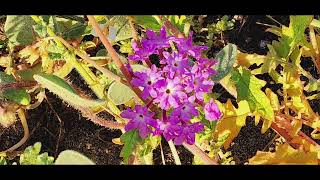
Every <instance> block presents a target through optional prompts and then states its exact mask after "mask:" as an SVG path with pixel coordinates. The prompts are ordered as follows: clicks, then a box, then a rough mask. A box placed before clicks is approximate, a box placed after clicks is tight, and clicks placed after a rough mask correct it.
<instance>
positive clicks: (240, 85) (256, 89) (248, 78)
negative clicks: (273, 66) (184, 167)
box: [231, 67, 274, 133]
mask: <svg viewBox="0 0 320 180" xmlns="http://www.w3.org/2000/svg"><path fill="white" fill-rule="evenodd" d="M231 80H232V81H233V82H234V83H235V85H236V88H237V92H238V100H239V101H241V100H246V101H248V103H249V107H250V110H251V111H252V112H257V113H258V114H259V115H260V116H261V117H263V118H264V119H265V121H264V122H263V125H262V129H261V132H262V133H265V132H266V131H267V129H268V128H269V127H270V126H271V123H272V121H273V120H274V112H273V108H272V106H271V103H270V100H269V99H268V97H267V96H266V94H264V93H263V92H262V90H261V88H262V87H263V86H264V85H265V84H266V82H265V81H262V80H260V79H258V78H256V77H255V76H253V75H252V74H251V72H250V71H249V70H246V69H244V68H242V67H239V68H238V69H234V70H233V71H232V74H231Z"/></svg>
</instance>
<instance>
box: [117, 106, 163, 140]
mask: <svg viewBox="0 0 320 180" xmlns="http://www.w3.org/2000/svg"><path fill="white" fill-rule="evenodd" d="M154 114H155V113H153V112H149V111H148V108H146V107H143V106H141V105H136V106H135V107H134V109H133V110H132V109H127V110H125V111H123V112H122V113H121V114H120V115H121V117H123V118H126V119H129V122H128V124H127V125H126V127H125V130H126V131H130V130H132V129H138V130H139V135H140V136H141V137H142V138H146V137H147V136H148V134H150V133H152V130H151V127H154V128H157V127H158V125H157V121H156V120H155V119H153V116H154Z"/></svg>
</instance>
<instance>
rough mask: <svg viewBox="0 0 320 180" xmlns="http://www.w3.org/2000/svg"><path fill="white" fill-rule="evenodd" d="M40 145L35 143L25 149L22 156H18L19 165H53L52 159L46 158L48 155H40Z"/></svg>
mask: <svg viewBox="0 0 320 180" xmlns="http://www.w3.org/2000/svg"><path fill="white" fill-rule="evenodd" d="M40 151H41V143H40V142H37V143H35V144H34V145H33V146H29V147H27V148H26V149H25V150H24V152H23V154H21V156H20V164H21V165H51V164H53V161H54V158H53V157H51V156H48V153H47V152H46V153H42V154H40Z"/></svg>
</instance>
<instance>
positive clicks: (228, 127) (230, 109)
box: [214, 99, 250, 149]
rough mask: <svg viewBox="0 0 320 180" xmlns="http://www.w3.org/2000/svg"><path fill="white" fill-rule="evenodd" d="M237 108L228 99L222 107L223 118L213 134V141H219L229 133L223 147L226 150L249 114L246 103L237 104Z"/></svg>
mask: <svg viewBox="0 0 320 180" xmlns="http://www.w3.org/2000/svg"><path fill="white" fill-rule="evenodd" d="M238 106H239V108H238V109H236V108H235V107H234V106H233V105H232V103H231V100H230V99H229V100H228V101H227V103H226V105H225V107H224V109H222V110H224V111H223V114H224V115H223V117H222V119H221V120H220V121H219V122H218V123H217V127H216V130H215V132H214V137H215V139H219V138H220V139H221V138H222V136H225V135H226V134H227V133H229V136H228V137H227V138H226V139H225V142H224V143H223V146H224V148H225V149H228V148H229V146H230V144H231V142H232V140H233V139H234V138H235V137H237V135H238V134H239V132H240V130H241V128H242V127H243V126H244V125H245V124H246V117H247V115H248V113H250V108H249V104H248V102H247V101H240V102H239V103H238Z"/></svg>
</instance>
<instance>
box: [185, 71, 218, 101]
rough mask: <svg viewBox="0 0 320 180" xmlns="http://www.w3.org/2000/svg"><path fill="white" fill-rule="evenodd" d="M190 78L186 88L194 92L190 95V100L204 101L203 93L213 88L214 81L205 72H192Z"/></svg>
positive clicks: (187, 90)
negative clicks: (204, 74)
mask: <svg viewBox="0 0 320 180" xmlns="http://www.w3.org/2000/svg"><path fill="white" fill-rule="evenodd" d="M189 76H190V78H189V79H188V81H187V86H186V88H185V90H186V92H187V93H192V94H191V96H189V98H188V100H189V101H190V102H194V101H195V100H196V99H198V100H199V101H203V95H204V94H205V93H208V92H210V91H211V90H212V87H213V85H214V82H213V81H211V80H209V79H208V78H205V77H204V76H203V74H200V73H197V74H192V73H190V75H189Z"/></svg>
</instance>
